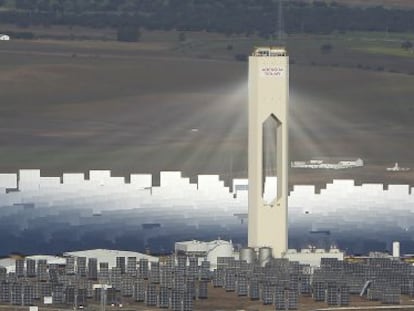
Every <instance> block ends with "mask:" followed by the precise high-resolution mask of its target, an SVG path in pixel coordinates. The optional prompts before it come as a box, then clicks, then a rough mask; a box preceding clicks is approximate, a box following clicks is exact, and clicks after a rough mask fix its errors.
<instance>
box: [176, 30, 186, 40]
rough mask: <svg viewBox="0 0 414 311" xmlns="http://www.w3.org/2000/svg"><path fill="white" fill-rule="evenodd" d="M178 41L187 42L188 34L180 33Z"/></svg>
mask: <svg viewBox="0 0 414 311" xmlns="http://www.w3.org/2000/svg"><path fill="white" fill-rule="evenodd" d="M178 41H180V42H185V41H187V34H186V33H185V32H180V34H179V35H178Z"/></svg>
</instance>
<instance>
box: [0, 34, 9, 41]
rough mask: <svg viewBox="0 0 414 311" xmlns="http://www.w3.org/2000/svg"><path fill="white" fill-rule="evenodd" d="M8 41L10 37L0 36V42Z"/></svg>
mask: <svg viewBox="0 0 414 311" xmlns="http://www.w3.org/2000/svg"><path fill="white" fill-rule="evenodd" d="M9 40H10V36H8V35H3V34H0V41H9Z"/></svg>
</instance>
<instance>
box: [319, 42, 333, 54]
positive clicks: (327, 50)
mask: <svg viewBox="0 0 414 311" xmlns="http://www.w3.org/2000/svg"><path fill="white" fill-rule="evenodd" d="M332 50H333V46H332V44H330V43H325V44H322V45H321V53H322V54H328V53H331V52H332Z"/></svg>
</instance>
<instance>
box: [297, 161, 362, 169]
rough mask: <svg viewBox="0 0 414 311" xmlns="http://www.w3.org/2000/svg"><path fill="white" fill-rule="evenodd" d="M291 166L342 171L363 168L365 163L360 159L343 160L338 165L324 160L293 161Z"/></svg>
mask: <svg viewBox="0 0 414 311" xmlns="http://www.w3.org/2000/svg"><path fill="white" fill-rule="evenodd" d="M290 166H291V167H292V168H310V169H328V170H342V169H346V168H354V167H363V166H364V161H363V160H362V159H360V158H358V159H356V160H341V161H338V162H337V163H326V162H325V161H324V160H310V161H292V162H291V163H290Z"/></svg>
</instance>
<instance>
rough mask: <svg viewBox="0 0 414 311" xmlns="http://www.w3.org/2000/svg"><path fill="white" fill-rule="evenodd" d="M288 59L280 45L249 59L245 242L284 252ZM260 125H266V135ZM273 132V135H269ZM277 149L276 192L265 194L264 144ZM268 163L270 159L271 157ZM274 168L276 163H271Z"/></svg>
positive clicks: (275, 251)
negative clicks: (268, 131) (247, 193)
mask: <svg viewBox="0 0 414 311" xmlns="http://www.w3.org/2000/svg"><path fill="white" fill-rule="evenodd" d="M288 100H289V57H288V56H287V52H286V50H285V49H284V48H271V47H264V48H257V49H256V50H255V51H254V52H253V54H252V56H250V57H249V163H248V169H249V199H248V201H249V203H248V204H249V205H248V206H249V207H248V215H249V220H248V245H249V247H253V248H260V247H271V248H272V249H273V256H274V257H282V256H283V254H284V253H285V252H286V251H287V241H288V239H287V235H288V234H287V199H288V188H287V187H288V181H287V178H288ZM265 125H266V126H267V125H270V126H269V129H270V131H271V132H270V135H269V136H270V137H271V138H274V139H269V137H268V136H267V135H265ZM272 135H273V136H272ZM272 145H274V147H276V151H275V155H276V161H275V162H276V163H275V164H272V169H275V170H276V175H277V181H278V182H277V186H276V196H275V197H274V198H271V199H270V200H267V198H265V195H264V192H265V185H264V181H265V180H266V173H267V171H266V169H265V165H266V162H267V160H269V159H266V152H265V150H266V148H268V147H272ZM270 162H272V161H271V159H270ZM274 166H275V167H274Z"/></svg>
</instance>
